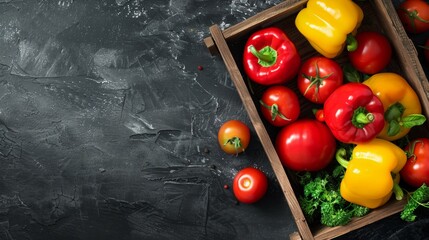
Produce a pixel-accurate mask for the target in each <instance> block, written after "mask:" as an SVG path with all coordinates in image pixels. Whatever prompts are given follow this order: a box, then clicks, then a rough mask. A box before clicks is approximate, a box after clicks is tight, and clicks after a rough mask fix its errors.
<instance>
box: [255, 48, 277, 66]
mask: <svg viewBox="0 0 429 240" xmlns="http://www.w3.org/2000/svg"><path fill="white" fill-rule="evenodd" d="M249 50H250V52H251V53H252V54H253V55H254V56H255V57H257V58H258V59H259V61H258V63H259V64H260V65H261V66H263V67H270V66H272V65H273V64H274V63H275V62H276V60H277V51H276V50H274V49H273V48H272V47H270V46H266V47H264V48H262V49H261V50H260V51H258V50H256V48H255V47H254V46H253V45H250V46H249Z"/></svg>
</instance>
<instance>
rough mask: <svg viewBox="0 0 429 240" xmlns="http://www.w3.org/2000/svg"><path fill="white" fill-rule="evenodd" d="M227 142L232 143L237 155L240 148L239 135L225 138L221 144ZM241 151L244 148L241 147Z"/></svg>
mask: <svg viewBox="0 0 429 240" xmlns="http://www.w3.org/2000/svg"><path fill="white" fill-rule="evenodd" d="M227 144H231V145H233V146H234V148H235V152H236V154H237V155H238V153H239V150H240V149H241V148H242V145H241V140H240V138H239V137H233V138H230V139H228V140H226V141H225V143H224V144H223V145H227ZM243 151H244V149H243Z"/></svg>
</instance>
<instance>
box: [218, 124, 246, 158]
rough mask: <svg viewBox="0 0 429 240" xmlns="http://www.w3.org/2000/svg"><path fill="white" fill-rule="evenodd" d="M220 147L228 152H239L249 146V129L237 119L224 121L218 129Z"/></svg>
mask: <svg viewBox="0 0 429 240" xmlns="http://www.w3.org/2000/svg"><path fill="white" fill-rule="evenodd" d="M218 142H219V146H220V148H221V149H222V150H223V151H224V152H226V153H228V154H239V153H241V152H244V150H245V149H246V148H247V146H249V142H250V129H249V127H248V126H247V125H246V124H244V123H243V122H241V121H239V120H229V121H227V122H225V123H224V124H223V125H222V126H221V127H220V128H219V131H218Z"/></svg>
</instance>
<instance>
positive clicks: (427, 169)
mask: <svg viewBox="0 0 429 240" xmlns="http://www.w3.org/2000/svg"><path fill="white" fill-rule="evenodd" d="M404 150H405V151H406V152H408V153H409V154H407V155H408V156H409V157H408V160H407V163H406V164H405V166H404V167H403V168H402V170H401V172H400V174H401V179H402V180H403V181H404V182H406V183H408V184H409V185H410V186H413V187H416V188H417V187H420V186H421V185H422V184H423V183H426V185H429V138H417V139H415V140H414V141H412V142H410V143H409V144H408V145H407V146H406V147H405V149H404Z"/></svg>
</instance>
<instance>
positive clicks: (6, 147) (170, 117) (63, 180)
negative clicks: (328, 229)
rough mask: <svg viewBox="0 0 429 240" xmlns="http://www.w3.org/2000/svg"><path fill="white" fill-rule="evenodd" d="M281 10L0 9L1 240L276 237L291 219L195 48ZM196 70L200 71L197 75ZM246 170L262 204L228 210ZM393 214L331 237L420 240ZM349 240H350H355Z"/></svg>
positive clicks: (126, 1) (38, 5)
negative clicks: (214, 32) (235, 132)
mask: <svg viewBox="0 0 429 240" xmlns="http://www.w3.org/2000/svg"><path fill="white" fill-rule="evenodd" d="M278 2H280V0H267V1H258V0H170V1H168V0H151V1H149V0H147V1H143V0H116V1H113V0H110V1H107V0H94V1H92V0H91V1H76V0H74V1H73V0H56V1H49V0H25V1H20V0H15V1H14V0H0V239H10V240H12V239H14V240H20V239H118V240H119V239H186V240H191V239H286V238H287V237H288V235H289V234H290V233H292V232H294V231H296V227H295V224H294V221H293V218H292V217H291V213H290V210H289V208H288V206H287V204H286V202H285V200H284V197H283V194H282V192H281V189H280V187H279V186H278V183H277V182H276V180H275V177H274V174H273V172H272V169H271V167H270V166H269V164H268V161H267V158H266V156H265V154H264V153H263V151H262V147H261V145H260V143H259V142H258V140H257V137H256V135H255V133H254V131H253V129H252V138H253V140H252V142H251V145H250V147H249V149H248V151H246V153H244V154H241V155H239V156H237V157H236V156H228V155H226V154H224V153H223V152H221V150H220V149H219V147H218V146H217V142H216V135H217V130H218V128H219V127H220V125H221V124H222V123H223V122H225V121H227V120H229V119H240V120H242V121H244V122H245V123H247V124H249V126H251V124H250V122H249V120H248V118H247V114H246V112H245V110H244V108H243V105H242V103H241V100H240V99H239V97H238V94H237V93H236V91H235V88H234V85H233V84H232V82H231V80H230V78H229V75H228V73H227V71H226V68H225V66H224V64H223V62H222V60H221V59H220V58H219V57H213V56H211V55H210V54H209V52H208V51H207V49H206V47H205V45H204V44H203V39H204V38H205V37H206V36H208V35H209V32H208V28H209V27H210V26H211V25H212V24H218V25H220V26H221V27H222V28H226V27H228V26H231V25H233V24H236V23H238V22H240V21H242V20H244V19H246V18H248V17H250V16H252V15H254V14H256V13H257V12H260V11H261V10H263V9H266V8H269V7H271V6H273V5H275V4H276V3H278ZM198 66H202V67H203V69H202V70H199V69H198ZM246 166H255V167H257V168H259V169H261V170H263V171H264V172H265V173H266V174H267V175H268V177H269V181H270V186H269V190H268V194H267V196H266V197H265V198H264V199H263V200H262V201H261V202H259V203H257V204H253V205H245V204H236V201H235V199H234V197H233V195H232V191H231V189H224V185H225V184H228V185H229V186H231V182H232V179H233V177H234V175H235V173H237V171H238V170H240V169H241V168H243V167H246ZM428 224H429V218H425V217H424V216H422V217H421V218H420V221H418V222H416V223H413V224H406V223H404V222H402V221H401V220H400V219H399V217H398V216H397V215H395V216H393V217H390V218H388V219H385V220H382V221H380V222H377V223H376V224H373V225H370V226H368V227H366V228H363V229H361V230H359V231H356V232H354V233H353V234H350V235H347V236H345V237H344V239H348V238H355V239H356V238H358V239H387V238H390V239H401V238H403V237H405V236H406V237H407V239H410V238H412V236H413V235H410V233H415V234H416V235H415V236H419V237H417V238H415V239H422V238H423V237H424V236H426V238H427V236H428V235H427V233H426V232H425V233H424V234H423V232H424V231H426V230H425V229H424V228H423V227H427V226H428ZM358 236H359V237H358Z"/></svg>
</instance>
